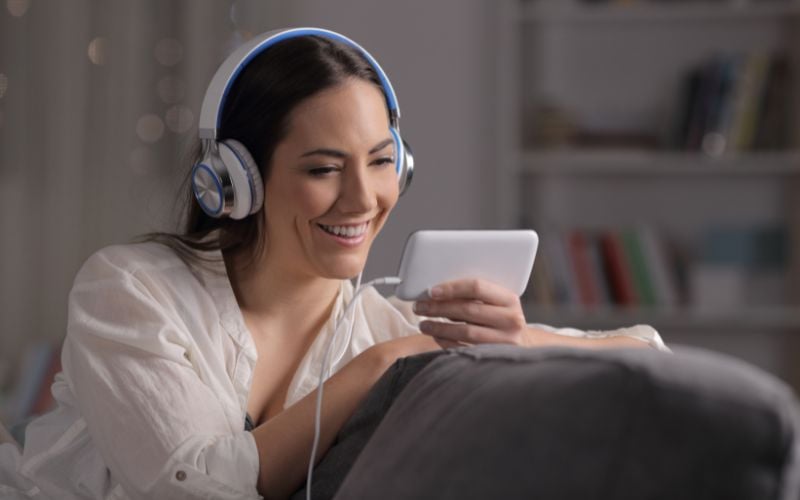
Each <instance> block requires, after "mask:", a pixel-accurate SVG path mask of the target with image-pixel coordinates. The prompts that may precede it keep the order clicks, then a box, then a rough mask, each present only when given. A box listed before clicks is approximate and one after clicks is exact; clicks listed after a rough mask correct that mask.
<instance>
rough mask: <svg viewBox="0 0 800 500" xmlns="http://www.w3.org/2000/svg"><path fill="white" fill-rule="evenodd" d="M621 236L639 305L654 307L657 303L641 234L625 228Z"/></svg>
mask: <svg viewBox="0 0 800 500" xmlns="http://www.w3.org/2000/svg"><path fill="white" fill-rule="evenodd" d="M620 237H621V239H622V245H623V249H624V253H625V257H626V260H627V262H628V264H629V268H630V270H631V278H632V280H631V281H632V282H633V286H634V288H635V290H636V296H637V297H638V298H639V305H641V306H650V307H652V306H654V305H656V299H655V293H654V291H653V283H652V280H651V278H650V269H649V266H648V265H647V262H646V261H645V258H644V252H643V251H642V247H641V243H640V241H639V236H638V234H637V232H636V231H634V230H625V231H622V233H621V235H620Z"/></svg>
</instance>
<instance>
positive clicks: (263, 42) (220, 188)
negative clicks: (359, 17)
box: [191, 28, 414, 219]
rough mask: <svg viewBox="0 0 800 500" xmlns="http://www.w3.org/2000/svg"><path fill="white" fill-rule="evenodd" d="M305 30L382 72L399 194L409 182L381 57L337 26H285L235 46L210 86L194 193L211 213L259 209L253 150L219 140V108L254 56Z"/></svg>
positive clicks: (409, 166) (406, 150)
mask: <svg viewBox="0 0 800 500" xmlns="http://www.w3.org/2000/svg"><path fill="white" fill-rule="evenodd" d="M302 36H319V37H323V38H327V39H330V40H333V41H336V42H341V43H344V44H346V45H348V46H350V47H352V48H355V49H356V50H358V51H359V52H360V53H361V55H362V56H364V58H365V59H366V60H367V62H369V64H370V66H372V68H373V69H374V70H375V72H376V73H377V74H378V78H379V79H380V82H381V88H382V89H383V94H384V97H385V98H386V105H387V107H388V110H389V132H390V133H391V136H392V139H393V140H394V147H395V171H396V172H397V178H398V183H399V185H400V194H403V193H404V192H405V190H406V189H407V188H408V186H409V184H410V183H411V177H412V176H413V173H414V156H413V155H412V153H411V149H410V147H409V146H408V143H406V142H405V141H404V140H403V139H402V138H401V136H400V128H399V120H400V107H399V106H398V104H397V97H396V96H395V93H394V89H393V88H392V84H391V83H390V82H389V78H388V77H387V76H386V73H384V72H383V70H382V69H381V67H380V65H379V64H378V61H376V60H375V58H374V57H372V56H371V55H370V54H369V52H367V51H366V50H364V48H363V47H361V46H360V45H358V44H357V43H355V42H354V41H352V40H350V39H349V38H347V37H345V36H343V35H340V34H339V33H336V32H333V31H329V30H324V29H320V28H292V29H281V30H275V31H269V32H267V33H264V34H262V35H259V36H256V37H255V38H253V39H252V40H249V41H248V42H247V43H245V44H243V45H241V46H240V47H239V48H237V49H236V50H235V51H234V52H233V53H232V54H231V55H230V56H228V58H227V59H225V61H224V62H223V63H222V65H221V66H220V67H219V69H217V72H216V73H215V74H214V77H213V78H212V79H211V83H210V84H209V85H208V89H207V90H206V94H205V97H204V98H203V105H202V107H201V109H200V119H199V130H198V132H199V136H200V140H201V143H202V159H201V160H200V161H199V162H197V163H195V164H194V166H193V167H192V175H191V179H192V191H193V192H194V196H195V199H197V202H198V204H199V205H200V208H202V209H203V211H204V212H205V213H206V214H208V215H209V216H211V217H217V218H218V217H230V218H231V219H243V218H245V217H247V216H248V215H251V214H254V213H256V212H258V211H259V210H260V209H261V207H262V206H263V205H264V183H263V181H262V179H261V174H260V173H259V171H258V166H257V165H256V162H255V161H254V160H253V156H252V155H251V154H250V152H249V151H247V148H245V147H244V145H243V144H242V143H240V142H238V141H236V140H234V139H225V140H223V141H218V140H217V130H218V128H219V120H220V118H221V115H222V113H221V110H222V108H223V106H224V105H225V98H226V97H227V95H228V92H229V91H230V89H231V86H232V85H233V82H234V80H235V79H236V77H237V76H238V75H239V73H240V72H241V71H242V69H244V67H245V66H247V64H248V63H249V62H250V61H251V60H252V59H253V58H254V57H256V56H257V55H259V54H260V53H261V52H263V51H265V50H267V49H268V48H269V47H272V46H273V45H276V44H278V43H280V42H282V41H284V40H289V39H292V38H297V37H302Z"/></svg>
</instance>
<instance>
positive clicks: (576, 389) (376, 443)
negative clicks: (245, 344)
mask: <svg viewBox="0 0 800 500" xmlns="http://www.w3.org/2000/svg"><path fill="white" fill-rule="evenodd" d="M409 359H410V360H412V361H410V362H409V361H404V362H403V364H401V365H398V366H396V367H394V368H393V369H392V370H390V372H389V373H387V376H386V377H384V379H382V380H381V383H380V384H378V385H377V386H376V387H375V389H374V390H373V391H372V393H371V394H370V395H369V397H368V399H367V401H365V404H364V405H363V406H362V407H361V408H360V409H359V411H358V412H357V413H356V415H354V417H353V419H352V420H351V421H350V422H349V423H348V426H346V427H345V428H344V429H343V431H342V434H341V435H340V439H339V441H338V442H337V444H336V445H335V446H334V447H333V448H332V449H331V450H330V452H329V453H328V455H327V456H326V457H325V459H324V460H323V462H322V463H321V464H320V466H319V467H318V469H317V472H315V474H318V476H317V477H318V478H319V479H320V480H321V482H320V483H317V481H315V487H314V498H326V497H329V495H330V494H331V492H332V491H335V490H336V489H337V486H338V484H336V483H338V479H339V478H340V477H341V475H343V473H344V470H345V469H347V468H349V469H350V470H349V474H348V475H347V477H346V478H345V480H344V483H343V484H342V485H341V488H340V489H339V490H338V494H337V498H343V499H350V498H382V499H394V498H398V499H399V498H414V499H418V498H437V499H447V498H453V499H456V498H457V499H470V498H476V499H477V498H542V499H550V498H558V499H581V500H583V499H592V498H597V499H621V500H624V499H631V500H634V499H635V500H647V499H677V498H680V499H684V500H694V499H697V500H699V499H704V500H705V499H726V500H738V499H753V500H755V499H758V500H766V499H776V500H777V499H779V498H782V499H786V500H789V499H793V498H794V496H795V495H796V490H794V491H793V490H792V488H794V486H791V485H790V480H789V477H790V474H789V473H790V471H791V472H796V470H797V465H796V463H795V464H794V465H793V464H792V460H793V453H796V443H797V441H796V438H795V433H796V432H797V427H798V424H797V415H798V410H797V402H796V400H795V399H794V397H793V395H792V393H791V391H789V390H788V388H787V387H786V386H785V385H783V384H782V383H780V382H779V381H777V380H776V379H774V378H773V377H771V376H769V375H767V374H765V373H763V372H761V371H759V370H757V369H755V368H753V367H751V366H749V365H746V364H744V363H741V362H738V361H736V360H734V359H731V358H727V357H723V356H721V355H717V354H712V353H710V352H704V351H698V350H692V349H675V354H674V355H666V354H662V353H659V352H656V351H651V350H644V349H639V350H607V351H589V350H576V349H564V348H550V349H520V348H514V347H507V346H479V347H473V348H468V349H458V350H454V351H448V352H446V353H442V354H433V355H424V356H422V357H421V358H420V359H419V360H418V361H415V358H409ZM417 372H418V373H417ZM409 375H416V376H413V378H412V377H410V376H409ZM409 379H410V382H407V381H408V380H409ZM392 380H394V382H392ZM405 382H407V384H406V383H405ZM387 408H388V411H385V410H387ZM384 413H385V414H384ZM378 422H380V423H379V425H378ZM376 426H377V428H376ZM373 430H374V433H373ZM356 431H357V432H356ZM364 443H366V446H364V447H363V450H362V451H361V453H360V454H358V451H357V450H358V449H359V448H360V447H361V446H362V445H363V444H364ZM355 455H358V458H357V460H355V463H353V464H352V467H351V468H350V464H349V462H352V460H353V458H354V456H355ZM343 457H344V458H345V459H344V460H343ZM342 464H344V466H343V465H342ZM326 468H327V472H326ZM337 474H338V475H339V476H338V477H337ZM326 481H327V486H328V488H327V490H325V489H324V488H323V486H324V484H323V483H325V482H326ZM318 486H319V489H318Z"/></svg>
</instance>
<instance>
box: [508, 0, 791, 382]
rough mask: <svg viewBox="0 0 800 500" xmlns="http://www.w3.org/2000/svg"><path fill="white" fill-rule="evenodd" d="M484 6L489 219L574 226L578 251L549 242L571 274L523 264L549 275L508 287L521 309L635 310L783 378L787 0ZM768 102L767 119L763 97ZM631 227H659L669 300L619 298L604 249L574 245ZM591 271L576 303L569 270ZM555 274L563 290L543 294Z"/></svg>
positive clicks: (594, 319) (548, 231) (786, 341)
mask: <svg viewBox="0 0 800 500" xmlns="http://www.w3.org/2000/svg"><path fill="white" fill-rule="evenodd" d="M495 19H496V21H497V23H498V26H497V30H496V32H497V34H498V36H497V41H496V58H495V61H494V64H495V74H496V75H497V78H496V80H495V81H494V90H495V94H496V96H497V103H496V104H497V106H496V111H495V113H496V115H495V118H496V121H495V130H496V136H495V144H496V149H495V156H494V158H495V161H496V162H497V171H498V173H499V175H498V176H497V179H496V180H495V189H496V191H495V192H496V194H495V200H496V207H495V209H496V218H497V221H498V225H500V226H503V227H519V226H524V227H533V228H535V229H537V230H539V232H540V236H542V239H543V240H544V239H545V238H548V239H552V238H560V239H568V238H567V237H566V236H565V235H568V234H573V233H576V232H578V233H582V235H583V238H584V239H588V240H589V257H591V258H588V257H580V255H579V254H573V253H572V252H573V249H572V247H571V246H570V244H569V243H566V244H564V243H562V247H561V253H563V254H565V255H566V256H567V259H566V260H567V261H568V263H567V264H566V265H567V266H570V268H571V271H568V272H566V274H569V273H570V272H571V273H572V274H573V275H572V277H571V280H572V283H571V285H570V284H564V283H561V284H560V285H558V286H555V287H553V285H552V283H553V281H554V280H555V279H556V278H554V277H553V276H554V275H558V274H559V273H557V272H555V271H552V269H551V271H550V272H545V273H544V274H546V275H547V276H545V277H544V278H542V276H539V277H538V278H537V277H535V279H534V280H532V287H536V286H539V287H542V286H545V285H542V283H543V282H549V283H550V287H551V290H549V292H548V293H545V294H542V293H541V290H538V291H533V290H529V291H528V293H526V296H525V297H524V299H525V307H526V311H527V315H528V318H529V320H531V321H537V322H543V323H548V324H552V325H556V326H573V327H578V328H584V329H608V328H616V327H622V326H628V325H632V324H637V323H647V324H651V325H653V326H654V327H656V328H657V329H658V330H659V331H660V332H661V333H662V335H663V336H664V337H665V339H666V340H667V342H670V341H673V342H679V343H684V344H695V345H697V346H700V347H709V348H713V349H717V350H722V351H726V350H727V351H728V353H729V354H732V355H734V356H737V357H741V358H744V359H746V360H749V361H752V362H754V363H756V364H759V365H761V366H762V367H763V368H766V369H768V370H769V371H772V372H773V373H776V374H777V375H779V376H780V377H782V378H784V379H786V380H788V381H789V382H790V383H791V384H792V385H793V386H794V387H795V388H796V390H798V391H799V392H800V370H798V368H797V365H800V293H798V286H797V285H795V283H800V279H798V278H800V243H798V242H800V230H799V229H798V228H800V134H798V127H797V125H798V123H800V118H798V119H796V120H795V119H793V118H792V116H794V117H800V95H798V92H797V91H796V90H795V87H797V85H796V84H797V83H798V79H800V64H798V63H799V62H800V29H798V28H800V2H798V1H796V0H681V1H670V0H626V1H622V0H606V1H600V0H594V1H581V0H501V1H499V2H497V5H496V12H495ZM787 67H788V68H790V70H789V72H788V73H787V71H786V70H785V68H787ZM777 68H783V69H780V70H779V69H777ZM787 74H789V75H790V76H789V77H787V76H786V75H787ZM765 75H768V76H765ZM776 75H779V76H776ZM773 82H781V83H773ZM786 82H792V83H791V84H787V83H786ZM711 88H713V89H716V90H713V91H712V90H708V89H711ZM797 88H800V87H797ZM767 89H769V90H767ZM776 89H778V90H776ZM787 89H789V90H787ZM766 95H769V96H770V97H764V96H766ZM776 96H778V97H776ZM778 101H779V102H781V103H782V107H784V108H785V115H780V117H779V118H776V116H778V115H776V112H775V111H774V108H775V106H774V104H770V105H769V109H770V110H771V111H769V112H767V111H765V109H767V106H768V105H767V104H765V103H768V102H778ZM754 103H757V104H754ZM755 106H758V107H755ZM775 109H776V108H775ZM753 110H756V111H753ZM766 116H769V119H767V118H765V117H766ZM754 117H755V118H754ZM698 123H699V124H700V125H698ZM743 137H746V139H743ZM641 228H648V230H650V231H653V232H655V233H656V234H657V235H658V236H659V238H660V239H661V240H663V241H664V242H665V243H664V244H663V249H662V250H663V251H664V252H665V253H666V254H668V260H669V262H668V264H667V268H668V269H669V273H670V274H671V275H672V279H673V280H674V282H675V285H674V286H675V288H676V294H677V299H676V300H675V301H673V302H670V303H669V304H665V303H653V301H652V300H651V301H650V302H649V303H644V302H643V301H641V300H634V302H635V303H632V304H630V303H629V304H625V305H623V304H621V303H620V300H619V299H620V297H619V294H618V293H617V291H616V290H614V288H615V286H616V285H615V283H618V282H619V280H614V279H613V277H612V276H611V275H610V271H609V267H608V266H609V262H610V261H609V260H608V259H609V258H608V255H606V253H605V252H606V250H603V249H602V248H600V250H596V249H593V248H592V245H595V243H593V241H594V240H596V239H597V238H600V236H599V235H603V234H606V233H626V232H631V231H633V232H636V231H639V230H640V229H641ZM776 231H777V233H779V235H780V236H779V237H778V239H777V240H776V239H775V238H773V236H774V234H775V232H776ZM765 234H768V235H770V236H768V237H764V236H763V235H765ZM767 240H768V243H765V241H767ZM776 241H778V242H779V243H775V242H776ZM731 242H732V243H731ZM776 245H777V246H779V247H780V251H776V248H777V247H776ZM544 247H546V245H544ZM731 248H733V249H734V250H736V251H728V250H730V249H731ZM765 248H766V250H765ZM540 250H544V251H545V253H546V252H547V249H546V248H543V247H540ZM552 252H553V250H551V251H550V253H552ZM555 252H557V253H558V252H559V250H555ZM629 252H630V250H629ZM733 254H737V255H736V256H734V255H733ZM745 254H746V255H745ZM541 255H542V254H541V253H540V257H541ZM598 255H599V257H598ZM765 255H769V256H770V257H765ZM776 255H779V257H776ZM545 257H547V256H545ZM573 258H574V259H578V260H580V258H586V259H588V260H586V262H584V263H583V265H581V264H576V263H575V262H572V261H570V259H573ZM737 259H738V260H737ZM552 261H553V258H552V256H550V258H544V259H540V260H537V266H535V269H534V273H536V272H537V271H540V270H539V269H538V268H539V267H543V266H548V265H549V266H550V267H551V268H553V267H554V266H556V265H557V264H553V262H552ZM765 262H766V264H765ZM562 266H563V263H562ZM591 266H595V267H599V268H600V271H599V272H598V271H597V270H593V271H592V272H591V273H590V274H591V275H592V278H591V279H590V278H589V277H587V276H585V275H584V276H577V277H576V273H577V274H578V275H580V274H581V273H584V274H586V271H585V270H584V271H580V269H581V267H583V268H584V269H586V268H588V267H591ZM649 266H650V264H648V265H647V266H646V267H644V269H650V268H649ZM637 272H638V271H637ZM562 274H564V273H562ZM601 275H602V276H601ZM598 276H599V277H598ZM561 278H563V276H561ZM635 278H636V279H637V280H638V279H639V277H638V276H635ZM564 279H566V280H567V281H569V279H568V278H564ZM598 279H599V280H606V281H607V283H606V284H605V285H603V287H602V288H604V289H605V292H603V293H605V296H603V295H602V294H601V297H600V299H599V300H598V299H596V298H595V299H592V301H589V302H587V299H586V297H585V294H586V293H588V292H585V290H583V289H581V286H583V285H582V283H583V284H585V283H587V282H589V281H592V280H594V281H597V280H598ZM559 286H560V287H561V288H565V287H569V286H571V287H572V288H573V290H572V292H571V294H570V293H566V292H564V293H562V294H561V296H558V297H555V296H556V295H559V294H558V293H555V292H554V290H553V289H552V288H555V289H558V288H559ZM584 288H585V286H584ZM609 290H611V291H610V292H609ZM556 291H558V290H556ZM535 292H538V293H535ZM638 292H639V294H640V297H639V299H641V289H640V290H638ZM634 295H635V294H634ZM554 297H555V298H554ZM723 335H730V336H731V338H730V339H727V340H725V338H724V337H723ZM734 337H735V338H736V340H735V341H734V340H733V338H734ZM759 350H760V351H761V352H759Z"/></svg>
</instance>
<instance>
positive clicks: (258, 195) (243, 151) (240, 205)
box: [219, 139, 264, 219]
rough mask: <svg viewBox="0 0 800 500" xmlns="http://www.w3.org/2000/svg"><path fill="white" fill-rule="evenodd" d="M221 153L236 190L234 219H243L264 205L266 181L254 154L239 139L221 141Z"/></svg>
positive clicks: (232, 216) (232, 214) (231, 215)
mask: <svg viewBox="0 0 800 500" xmlns="http://www.w3.org/2000/svg"><path fill="white" fill-rule="evenodd" d="M219 146H220V147H219V153H220V158H221V159H222V161H223V163H224V164H225V167H226V168H227V169H228V174H229V175H230V178H231V184H232V185H233V190H234V206H233V210H232V211H231V213H230V217H231V218H232V219H243V218H245V217H247V216H248V215H251V214H254V213H256V212H258V211H259V210H260V209H261V207H262V206H263V205H264V182H263V181H262V179H261V173H259V171H258V165H256V162H255V161H254V160H253V156H252V155H251V154H250V152H249V151H248V150H247V148H246V147H244V144H242V143H241V142H239V141H236V140H234V139H226V140H224V141H222V142H220V143H219Z"/></svg>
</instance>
